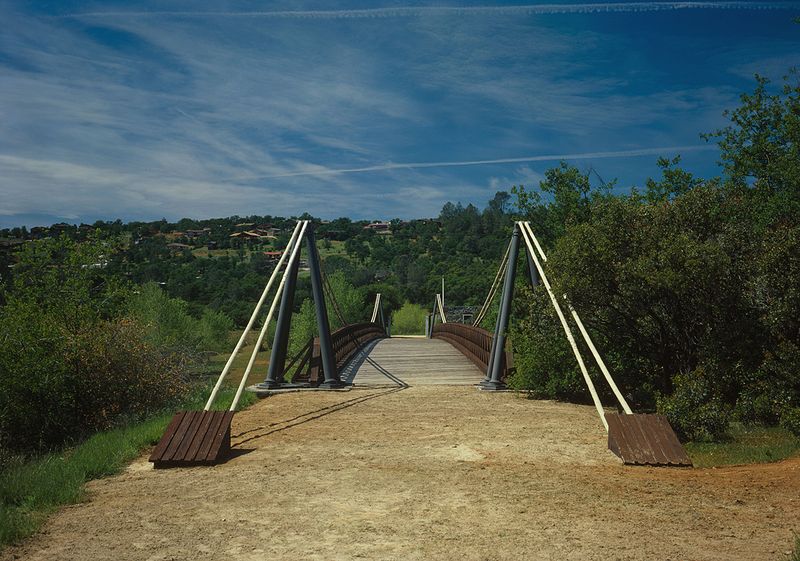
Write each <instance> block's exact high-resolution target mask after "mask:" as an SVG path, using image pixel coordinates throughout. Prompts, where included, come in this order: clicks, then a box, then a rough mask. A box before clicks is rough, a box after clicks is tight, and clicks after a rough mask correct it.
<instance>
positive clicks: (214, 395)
mask: <svg viewBox="0 0 800 561" xmlns="http://www.w3.org/2000/svg"><path fill="white" fill-rule="evenodd" d="M300 229H301V223H300V222H298V223H297V224H296V225H295V227H294V231H293V232H292V237H291V238H290V239H289V244H288V245H287V246H286V249H285V250H284V252H283V255H281V258H280V260H279V261H278V264H277V265H276V266H275V269H274V270H273V271H272V275H270V277H269V281H268V282H267V286H265V287H264V291H263V292H262V293H261V297H260V298H259V299H258V303H256V307H255V309H254V310H253V314H252V315H251V316H250V321H248V322H247V326H246V327H245V328H244V331H242V336H241V337H239V341H238V342H237V343H236V346H235V347H234V349H233V352H232V353H231V356H230V358H228V362H226V363H225V367H224V368H223V369H222V373H221V374H220V375H219V378H218V379H217V383H216V384H215V385H214V389H213V390H211V395H210V396H209V397H208V401H207V402H206V406H205V408H204V411H208V410H209V409H211V405H212V404H213V403H214V400H215V399H216V398H217V393H219V389H220V388H221V387H222V382H223V381H224V380H225V377H226V376H227V375H228V372H229V371H230V369H231V366H232V365H233V359H234V358H236V355H237V354H238V353H239V351H240V350H241V348H242V345H244V341H245V339H246V338H247V334H248V333H250V329H252V327H253V324H254V323H255V321H256V318H257V317H258V312H259V311H260V310H261V306H263V305H264V301H265V300H266V299H267V295H268V294H269V291H270V289H271V288H272V283H273V282H274V281H275V278H276V277H277V275H278V271H279V270H280V268H281V266H282V265H283V263H284V262H285V261H286V257H287V256H288V255H289V248H290V247H291V246H292V243H293V242H294V240H295V239H296V238H297V234H298V232H299V231H300Z"/></svg>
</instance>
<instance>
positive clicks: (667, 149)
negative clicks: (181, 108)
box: [230, 145, 717, 181]
mask: <svg viewBox="0 0 800 561" xmlns="http://www.w3.org/2000/svg"><path fill="white" fill-rule="evenodd" d="M707 150H710V151H716V150H717V147H716V146H709V145H693V146H662V147H659V148H639V149H635V150H617V151H611V152H584V153H580V154H543V155H540V156H522V157H519V158H496V159H491V160H461V161H449V162H406V163H389V164H379V165H374V166H365V167H357V168H324V167H318V168H317V169H309V170H302V171H293V172H288V173H277V174H273V175H251V176H240V177H233V178H230V180H232V181H252V180H255V179H278V178H283V177H304V176H323V175H341V174H350V173H369V172H377V171H388V170H397V169H428V168H454V167H466V166H485V165H497V164H519V163H530V162H552V161H559V160H564V161H575V160H603V159H607V158H635V157H641V156H654V155H666V154H675V153H678V154H679V153H682V152H698V151H707Z"/></svg>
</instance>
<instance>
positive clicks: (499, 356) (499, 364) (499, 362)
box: [481, 224, 520, 390]
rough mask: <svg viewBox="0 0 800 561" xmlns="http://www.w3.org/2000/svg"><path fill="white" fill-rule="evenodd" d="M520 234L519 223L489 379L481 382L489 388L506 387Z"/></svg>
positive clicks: (494, 341) (495, 336) (489, 368)
mask: <svg viewBox="0 0 800 561" xmlns="http://www.w3.org/2000/svg"><path fill="white" fill-rule="evenodd" d="M519 236H520V231H519V225H517V224H515V225H514V233H513V234H512V236H511V250H510V252H509V254H508V268H507V269H506V278H505V283H504V284H503V296H502V298H501V300H500V313H499V314H498V316H497V323H496V324H495V334H494V338H493V339H492V355H491V357H490V364H489V366H488V368H487V372H486V374H487V378H488V381H484V382H483V383H482V384H481V385H482V386H483V387H484V389H487V390H502V389H505V387H506V385H505V384H504V383H503V382H502V381H501V380H500V378H501V377H502V374H503V372H502V370H503V355H504V353H505V346H506V344H505V343H506V332H507V331H508V320H509V317H510V316H511V299H512V298H513V296H514V277H515V276H516V274H517V259H518V257H519Z"/></svg>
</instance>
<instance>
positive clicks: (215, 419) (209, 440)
mask: <svg viewBox="0 0 800 561" xmlns="http://www.w3.org/2000/svg"><path fill="white" fill-rule="evenodd" d="M212 413H213V415H212V416H211V423H210V424H209V427H208V430H207V431H206V434H205V435H203V442H202V443H201V444H200V449H199V450H198V451H197V454H196V455H195V458H197V459H198V461H200V460H202V461H205V459H206V457H207V456H208V452H209V450H211V445H212V444H213V442H214V438H213V435H215V434H216V433H217V431H218V430H219V426H220V424H222V415H220V413H222V411H213V412H212ZM209 435H212V436H209Z"/></svg>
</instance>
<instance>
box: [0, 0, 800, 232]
mask: <svg viewBox="0 0 800 561" xmlns="http://www.w3.org/2000/svg"><path fill="white" fill-rule="evenodd" d="M276 1H277V2H279V1H280V0H276ZM90 2H91V3H90ZM76 5H77V6H78V8H76V7H75V6H76ZM116 5H117V6H124V7H125V8H129V9H130V10H131V11H130V12H120V11H113V12H112V11H105V12H99V11H96V10H95V6H98V7H99V8H98V9H106V6H108V4H104V3H94V2H93V0H84V1H82V2H78V3H70V5H69V7H68V8H67V7H60V8H59V7H55V8H54V6H55V5H54V4H52V3H51V4H48V5H47V6H46V7H41V6H40V5H37V4H35V3H26V2H23V1H22V0H10V1H9V2H5V3H0V21H3V23H4V29H3V33H0V75H1V76H2V78H0V224H2V225H8V224H14V223H20V222H21V221H23V218H20V217H28V216H34V215H47V216H57V217H63V218H67V219H75V220H83V219H85V218H86V219H88V218H89V217H94V218H113V217H118V216H119V217H123V218H137V219H157V218H161V217H162V216H164V217H167V218H169V219H173V218H180V217H182V216H196V217H209V216H219V215H225V214H240V215H246V214H251V213H261V214H287V215H291V214H299V213H302V212H304V211H308V212H312V213H314V214H317V215H320V216H325V217H335V216H337V215H349V216H352V217H366V218H369V217H375V216H384V217H392V216H400V217H415V216H417V217H418V216H427V215H431V214H435V213H436V212H437V210H438V208H441V205H442V204H443V203H444V202H446V201H447V200H461V201H463V202H465V203H467V202H472V203H475V204H484V203H485V201H486V200H488V198H489V197H491V195H492V190H493V189H496V188H499V189H507V188H508V186H509V185H510V184H512V183H514V182H520V181H522V180H523V179H524V180H525V181H531V180H532V179H531V178H535V177H538V176H539V175H540V174H542V173H543V172H544V171H545V169H546V168H547V167H548V166H549V163H548V162H552V161H557V160H561V159H565V160H571V161H576V162H584V163H585V164H587V165H592V166H593V167H595V168H596V169H598V171H600V173H601V174H602V175H603V176H609V177H614V176H616V177H619V178H620V185H622V186H629V185H632V184H637V183H639V184H640V183H641V182H643V181H644V179H645V178H646V177H647V176H648V174H651V173H657V170H656V169H655V164H654V162H655V157H648V156H657V155H662V154H663V155H671V154H674V153H676V152H680V153H685V154H686V160H685V161H688V160H690V159H691V160H692V161H693V162H696V163H698V165H700V166H705V167H701V170H700V172H701V173H703V172H708V173H714V168H713V166H714V160H715V159H716V158H714V157H713V155H712V153H711V152H710V151H711V150H713V149H714V148H713V147H709V146H697V143H698V142H699V140H698V137H697V133H698V132H701V131H708V130H713V129H714V128H717V127H719V126H720V125H721V124H722V121H721V117H720V114H721V112H722V110H723V109H724V108H726V107H731V106H732V105H734V104H735V103H736V95H737V93H738V92H739V91H740V87H739V78H738V76H734V75H732V74H731V73H730V69H731V61H732V60H733V59H735V60H736V62H737V63H741V64H742V65H752V64H753V63H755V62H756V61H758V60H765V57H768V56H769V57H778V58H780V59H781V60H783V59H786V58H787V57H789V56H790V55H792V53H796V52H797V49H796V47H793V46H792V45H793V44H794V43H792V42H793V41H794V36H791V37H789V36H788V32H786V33H784V36H783V37H782V39H781V40H780V41H778V40H777V39H773V38H772V36H773V34H774V33H775V32H776V31H775V30H776V24H775V22H776V21H777V20H779V19H782V18H784V16H785V15H786V14H783V13H775V12H772V11H764V12H760V13H755V12H748V13H741V14H740V13H735V12H736V10H751V9H756V8H762V7H770V8H779V7H782V6H786V5H794V6H796V5H797V4H796V3H787V2H768V3H755V2H689V3H683V2H654V3H652V2H651V3H648V2H639V3H599V4H588V3H587V4H566V3H558V4H537V5H530V6H499V7H498V6H471V7H457V6H452V7H436V8H427V7H410V6H409V7H400V8H379V9H367V10H326V11H317V10H306V11H291V10H289V11H286V10H284V11H264V12H252V11H248V12H245V11H240V12H228V11H226V12H210V11H203V12H189V11H185V10H184V6H186V5H187V4H185V3H183V2H180V1H179V2H178V3H173V4H172V6H178V11H169V7H170V4H169V3H168V0H165V1H164V2H156V1H155V0H130V2H126V3H121V2H118V3H116ZM241 5H243V4H237V6H241ZM250 5H251V6H252V5H253V4H250ZM270 5H276V4H274V3H273V4H270ZM286 5H291V4H290V3H289V2H288V0H286V1H284V2H283V4H282V5H280V7H284V6H286ZM305 5H309V4H305ZM358 5H368V4H367V3H364V2H359V4H358ZM42 6H43V5H42ZM65 6H66V5H65ZM81 6H84V7H86V8H81ZM164 6H166V7H164ZM703 7H706V9H704V10H701V9H695V8H703ZM149 8H153V9H154V11H151V10H150V9H149ZM66 9H71V10H74V11H75V13H72V14H70V15H68V16H61V17H58V16H53V13H54V12H55V13H57V12H58V11H64V10H66ZM278 9H279V8H276V10H278ZM721 9H724V10H729V11H731V13H729V14H726V16H727V17H726V18H724V19H725V21H726V25H727V24H728V23H729V22H730V21H739V22H743V23H742V26H743V30H740V31H737V35H736V36H737V44H736V45H731V44H730V35H731V32H730V31H729V30H728V29H727V28H726V29H718V30H717V31H718V32H717V34H716V35H715V34H714V33H712V32H710V31H709V29H708V26H707V25H705V24H707V23H708V24H713V22H715V21H717V20H719V19H722V18H719V13H718V12H715V11H714V10H721ZM78 10H80V11H81V13H78ZM654 10H661V11H662V12H660V13H656V14H655V15H653V14H651V15H650V16H648V15H646V14H645V15H643V16H642V17H641V18H639V16H637V15H635V14H632V15H628V12H633V11H643V12H653V11H654ZM709 10H710V11H709ZM667 11H671V12H672V13H666V12H667ZM592 12H598V13H599V12H609V15H606V16H598V17H571V16H570V17H557V16H555V14H573V13H574V14H580V13H592ZM617 12H619V13H620V14H621V15H614V13H617ZM546 14H554V17H529V16H539V15H546ZM484 16H486V17H484ZM489 16H491V17H489ZM631 17H634V18H636V20H637V22H639V21H640V20H641V21H640V23H641V28H637V30H636V32H635V33H633V32H632V31H631V29H630V26H627V25H617V24H618V23H619V22H620V21H622V20H624V19H625V18H631ZM666 18H672V20H674V21H672V23H674V24H675V25H671V26H666V27H668V28H669V29H670V31H669V32H670V33H673V35H670V36H666V35H665V33H667V32H666V31H664V27H665V25H664V24H665V22H664V19H666ZM770 18H771V19H770ZM626 21H627V20H626ZM686 22H688V23H691V24H692V25H693V26H694V27H692V29H694V28H698V29H699V28H702V33H694V32H693V31H691V30H690V29H688V28H687V29H684V28H683V27H682V25H681V24H682V23H686ZM689 27H691V26H689ZM751 28H752V29H756V31H752V32H751V31H750V29H751ZM678 33H680V36H676V35H675V34H678ZM699 37H702V40H701V39H699ZM795 43H796V42H795ZM756 47H757V48H756ZM665 52H668V53H669V56H666V55H664V53H665ZM733 52H735V57H728V53H733ZM686 53H689V55H688V56H687V55H686ZM752 53H757V56H755V55H754V54H752ZM695 54H697V55H698V56H695ZM707 54H708V55H711V54H713V55H714V56H716V58H713V59H711V58H709V57H706V56H705V55H707ZM701 55H702V56H701ZM776 60H777V59H776ZM748 68H749V67H748ZM714 69H720V70H719V74H718V75H709V74H711V73H712V72H713V71H714ZM726 80H727V81H726ZM731 81H733V82H731ZM526 155H527V156H526ZM595 162H596V163H595ZM520 170H522V171H520ZM693 171H697V170H694V169H693Z"/></svg>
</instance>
